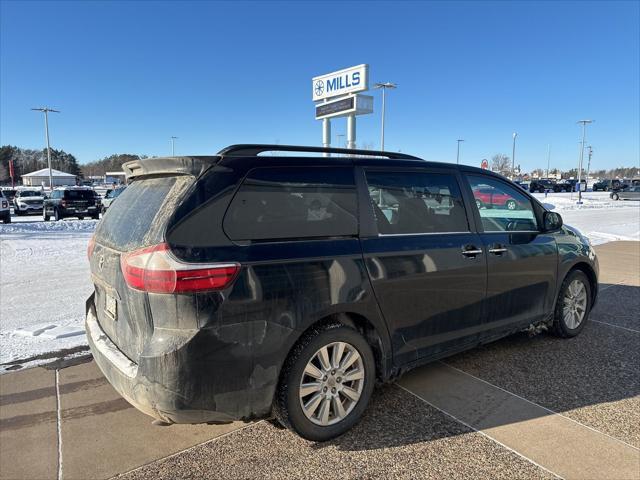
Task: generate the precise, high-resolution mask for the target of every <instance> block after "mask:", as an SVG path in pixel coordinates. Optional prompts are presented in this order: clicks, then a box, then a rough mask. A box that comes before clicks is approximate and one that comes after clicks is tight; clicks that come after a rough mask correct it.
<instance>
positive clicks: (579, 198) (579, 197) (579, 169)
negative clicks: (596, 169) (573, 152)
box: [576, 120, 593, 204]
mask: <svg viewBox="0 0 640 480" xmlns="http://www.w3.org/2000/svg"><path fill="white" fill-rule="evenodd" d="M577 123H578V124H582V142H580V162H579V163H578V183H577V184H576V185H578V204H582V190H581V189H580V185H581V183H582V161H583V160H584V139H585V136H586V133H587V124H589V123H593V120H578V122H577Z"/></svg>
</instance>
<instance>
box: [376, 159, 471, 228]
mask: <svg viewBox="0 0 640 480" xmlns="http://www.w3.org/2000/svg"><path fill="white" fill-rule="evenodd" d="M367 183H368V184H369V195H370V197H371V203H372V204H373V210H374V214H375V216H376V222H377V224H378V231H379V232H380V233H382V234H411V233H444V232H467V231H469V224H468V222H467V215H466V212H465V209H464V203H463V201H462V197H461V195H460V189H459V187H458V182H457V181H456V178H455V177H454V176H453V175H448V174H439V173H416V172H379V171H369V172H367Z"/></svg>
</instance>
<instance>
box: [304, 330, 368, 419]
mask: <svg viewBox="0 0 640 480" xmlns="http://www.w3.org/2000/svg"><path fill="white" fill-rule="evenodd" d="M364 381H365V370H364V362H363V360H362V356H361V355H360V353H359V352H358V350H356V348H355V347H354V346H353V345H351V344H349V343H345V342H334V343H330V344H328V345H325V346H324V347H322V348H320V349H319V350H318V351H317V352H316V353H314V354H313V356H312V357H311V359H310V360H309V362H307V365H306V366H305V369H304V372H303V374H302V379H301V380H300V393H299V397H300V406H301V407H302V411H303V412H304V415H305V416H306V417H307V418H308V419H309V420H311V422H313V423H315V424H316V425H321V426H328V425H333V424H336V423H338V422H340V421H341V420H343V419H344V418H345V417H346V416H347V415H349V413H351V411H352V410H353V409H354V408H355V406H356V405H357V403H358V401H359V400H360V396H361V394H362V390H363V388H364Z"/></svg>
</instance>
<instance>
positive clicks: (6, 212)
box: [0, 190, 11, 223]
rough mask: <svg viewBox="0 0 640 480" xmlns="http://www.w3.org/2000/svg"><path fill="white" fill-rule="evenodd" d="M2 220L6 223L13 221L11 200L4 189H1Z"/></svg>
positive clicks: (0, 215)
mask: <svg viewBox="0 0 640 480" xmlns="http://www.w3.org/2000/svg"><path fill="white" fill-rule="evenodd" d="M0 220H2V221H3V222H4V223H11V210H10V205H9V200H8V199H7V197H5V196H4V192H3V191H2V190H0Z"/></svg>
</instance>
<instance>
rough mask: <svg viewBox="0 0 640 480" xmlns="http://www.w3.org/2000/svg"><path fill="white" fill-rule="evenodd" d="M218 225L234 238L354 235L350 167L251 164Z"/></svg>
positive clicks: (238, 239)
mask: <svg viewBox="0 0 640 480" xmlns="http://www.w3.org/2000/svg"><path fill="white" fill-rule="evenodd" d="M223 228H224V231H225V232H226V234H227V236H228V237H229V238H230V239H231V240H234V241H247V240H254V241H269V240H277V239H300V238H319V237H337V236H353V235H356V234H357V233H358V221H357V199H356V188H355V183H354V178H353V169H352V168H349V167H331V168H328V167H304V168H283V167H274V168H257V169H254V170H252V171H251V172H249V174H248V175H247V177H246V178H245V180H244V182H243V183H242V185H241V187H240V188H239V190H238V192H237V193H236V195H235V196H234V198H233V200H232V201H231V204H230V205H229V209H228V211H227V214H226V215H225V218H224V222H223Z"/></svg>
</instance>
